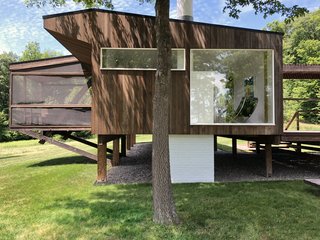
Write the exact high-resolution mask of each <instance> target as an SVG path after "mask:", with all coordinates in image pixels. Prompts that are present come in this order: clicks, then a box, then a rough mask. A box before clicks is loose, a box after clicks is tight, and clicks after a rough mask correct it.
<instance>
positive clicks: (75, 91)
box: [12, 75, 91, 105]
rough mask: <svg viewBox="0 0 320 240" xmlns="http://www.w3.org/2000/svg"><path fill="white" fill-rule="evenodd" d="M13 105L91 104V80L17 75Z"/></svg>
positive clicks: (13, 86)
mask: <svg viewBox="0 0 320 240" xmlns="http://www.w3.org/2000/svg"><path fill="white" fill-rule="evenodd" d="M12 104H14V105H17V104H52V105H55V104H91V94H90V80H89V79H87V78H85V77H75V76H72V77H67V76H63V77H61V76H32V75H31V76H19V75H15V76H13V79H12Z"/></svg>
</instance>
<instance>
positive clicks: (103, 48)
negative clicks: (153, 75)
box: [100, 47, 186, 71]
mask: <svg viewBox="0 0 320 240" xmlns="http://www.w3.org/2000/svg"><path fill="white" fill-rule="evenodd" d="M106 49H121V50H157V48H119V47H101V49H100V70H111V71H156V70H157V69H156V68H109V67H103V64H102V60H103V54H102V53H103V50H106ZM171 50H172V51H173V50H182V51H183V68H178V69H171V71H186V49H185V48H172V49H171Z"/></svg>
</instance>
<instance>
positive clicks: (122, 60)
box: [101, 48, 185, 70]
mask: <svg viewBox="0 0 320 240" xmlns="http://www.w3.org/2000/svg"><path fill="white" fill-rule="evenodd" d="M101 54H102V58H101V68H102V69H113V70H117V69H118V70H122V69H127V70H130V69H131V70H146V69H148V70H155V69H156V68H157V65H158V64H157V50H156V49H154V48H140V49H131V48H102V52H101ZM184 55H185V51H184V49H172V70H184V69H185V57H184Z"/></svg>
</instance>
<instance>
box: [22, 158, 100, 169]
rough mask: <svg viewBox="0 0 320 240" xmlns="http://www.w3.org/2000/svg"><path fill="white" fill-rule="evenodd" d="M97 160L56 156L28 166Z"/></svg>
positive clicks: (90, 162) (81, 162)
mask: <svg viewBox="0 0 320 240" xmlns="http://www.w3.org/2000/svg"><path fill="white" fill-rule="evenodd" d="M96 163H97V162H96V161H94V160H91V159H89V158H86V157H82V156H73V157H63V158H54V159H50V160H46V161H43V162H39V163H36V164H32V165H30V166H28V167H47V166H56V165H68V164H96Z"/></svg>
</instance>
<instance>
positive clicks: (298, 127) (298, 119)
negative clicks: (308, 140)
mask: <svg viewBox="0 0 320 240" xmlns="http://www.w3.org/2000/svg"><path fill="white" fill-rule="evenodd" d="M299 130H300V113H299V112H297V131H299Z"/></svg>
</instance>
